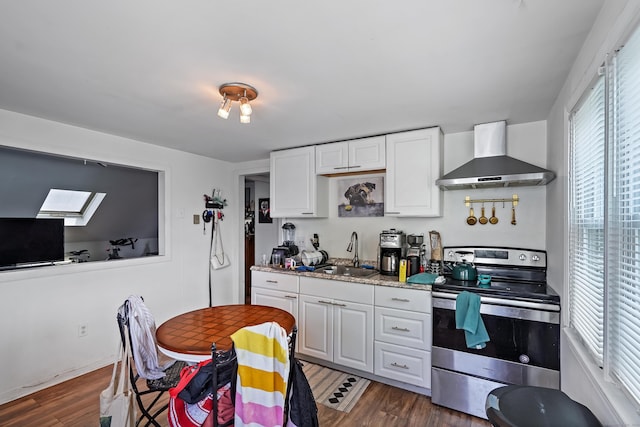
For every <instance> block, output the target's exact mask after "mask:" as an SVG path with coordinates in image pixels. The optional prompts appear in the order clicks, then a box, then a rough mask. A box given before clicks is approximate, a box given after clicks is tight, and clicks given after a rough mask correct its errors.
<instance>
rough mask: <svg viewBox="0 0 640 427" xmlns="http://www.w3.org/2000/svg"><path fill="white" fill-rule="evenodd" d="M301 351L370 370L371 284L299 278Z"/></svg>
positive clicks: (371, 337) (371, 346) (348, 365)
mask: <svg viewBox="0 0 640 427" xmlns="http://www.w3.org/2000/svg"><path fill="white" fill-rule="evenodd" d="M299 314H300V320H299V325H298V347H297V351H298V352H299V353H301V354H306V355H308V356H312V357H316V358H318V359H322V360H327V361H329V362H333V363H336V364H339V365H343V366H347V367H351V368H355V369H359V370H361V371H364V372H373V286H371V285H365V284H360V283H350V282H340V281H333V280H326V279H316V278H310V277H301V278H300V300H299Z"/></svg>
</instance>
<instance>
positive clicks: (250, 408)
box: [231, 322, 290, 427]
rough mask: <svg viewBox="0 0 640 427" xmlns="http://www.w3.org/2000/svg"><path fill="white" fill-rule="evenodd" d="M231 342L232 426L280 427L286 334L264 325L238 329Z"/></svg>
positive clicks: (286, 369) (286, 360)
mask: <svg viewBox="0 0 640 427" xmlns="http://www.w3.org/2000/svg"><path fill="white" fill-rule="evenodd" d="M231 339H232V340H233V345H234V347H235V350H236V354H237V357H238V378H237V384H236V402H235V426H236V427H241V426H250V427H259V426H260V427H274V426H282V424H283V421H284V401H285V395H286V391H287V380H288V379H289V369H290V366H289V352H288V345H287V333H286V331H285V330H284V328H282V327H281V326H280V325H278V324H277V323H276V322H267V323H263V324H261V325H256V326H248V327H245V328H242V329H240V330H238V331H236V332H235V333H234V334H233V335H231Z"/></svg>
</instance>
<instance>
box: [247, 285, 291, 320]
mask: <svg viewBox="0 0 640 427" xmlns="http://www.w3.org/2000/svg"><path fill="white" fill-rule="evenodd" d="M251 304H254V305H266V306H268V307H275V308H279V309H281V310H284V311H287V312H289V313H291V315H292V316H293V317H294V318H295V319H296V323H298V294H297V293H294V292H282V291H274V290H271V289H262V288H253V289H252V290H251Z"/></svg>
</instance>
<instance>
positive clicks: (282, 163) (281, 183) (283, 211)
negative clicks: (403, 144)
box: [269, 146, 329, 218]
mask: <svg viewBox="0 0 640 427" xmlns="http://www.w3.org/2000/svg"><path fill="white" fill-rule="evenodd" d="M315 167H316V163H315V147H313V146H309V147H301V148H294V149H291V150H282V151H273V152H271V154H270V179H269V190H270V191H269V194H270V197H271V201H270V203H271V206H270V208H271V217H272V218H282V217H287V218H314V217H326V216H327V214H328V212H329V201H328V197H329V195H328V193H329V192H328V185H327V180H328V178H327V177H324V176H317V175H316V172H315Z"/></svg>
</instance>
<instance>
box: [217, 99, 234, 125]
mask: <svg viewBox="0 0 640 427" xmlns="http://www.w3.org/2000/svg"><path fill="white" fill-rule="evenodd" d="M229 110H231V100H230V99H229V98H227V95H226V94H225V95H224V99H223V100H222V104H220V108H219V109H218V116H220V117H222V118H223V119H227V118H229Z"/></svg>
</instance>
